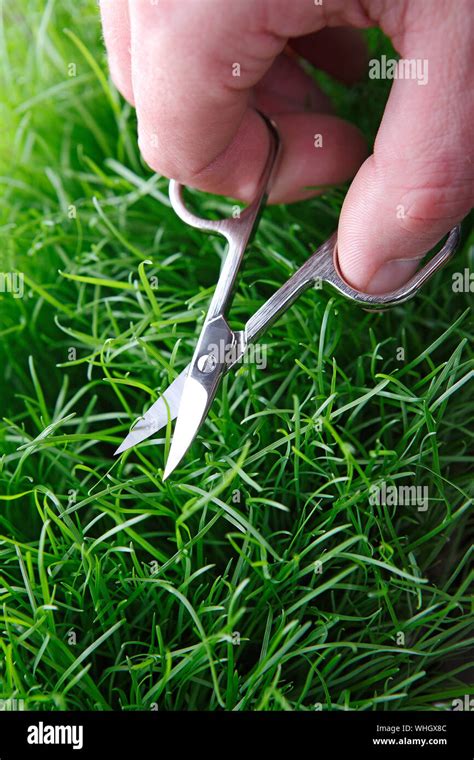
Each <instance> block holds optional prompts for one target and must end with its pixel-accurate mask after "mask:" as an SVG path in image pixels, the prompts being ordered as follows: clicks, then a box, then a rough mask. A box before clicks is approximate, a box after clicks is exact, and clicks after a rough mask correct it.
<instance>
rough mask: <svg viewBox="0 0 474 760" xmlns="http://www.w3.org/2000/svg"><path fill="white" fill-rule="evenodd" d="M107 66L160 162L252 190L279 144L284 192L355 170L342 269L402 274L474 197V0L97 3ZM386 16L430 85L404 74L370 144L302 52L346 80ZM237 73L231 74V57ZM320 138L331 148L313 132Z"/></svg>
mask: <svg viewBox="0 0 474 760" xmlns="http://www.w3.org/2000/svg"><path fill="white" fill-rule="evenodd" d="M100 5H101V14H102V23H103V30H104V38H105V44H106V48H107V52H108V59H109V65H110V72H111V76H112V79H113V81H114V83H115V84H116V86H117V88H118V89H119V91H120V92H121V93H122V95H123V96H124V97H125V98H126V99H127V100H128V101H129V102H130V103H131V104H133V105H134V106H135V107H136V110H137V117H138V139H139V146H140V150H141V153H142V155H143V157H144V159H145V161H146V162H147V163H148V164H149V166H150V167H151V168H152V169H153V170H155V171H156V172H159V173H160V174H163V175H165V176H166V177H172V178H174V179H177V180H179V181H180V182H183V183H185V184H187V185H191V186H193V187H196V188H198V189H200V190H204V191H209V192H213V193H218V194H224V195H229V196H232V197H235V198H239V199H241V200H243V201H246V202H248V201H249V200H251V198H252V194H253V192H254V189H255V186H256V182H257V179H258V177H259V174H260V172H261V170H262V168H263V165H264V162H265V157H266V154H267V150H268V140H269V138H268V133H267V129H266V127H265V125H264V123H263V121H262V119H261V117H260V116H259V114H258V113H257V111H256V110H255V109H256V108H259V109H261V110H262V111H264V112H265V113H267V114H268V115H269V116H271V117H272V118H273V119H274V121H275V122H276V124H277V126H278V129H279V132H280V135H281V138H282V142H283V156H282V161H281V165H280V168H279V172H278V176H277V178H276V181H275V184H274V187H273V189H272V192H271V196H270V201H271V202H273V203H280V202H291V201H295V200H299V199H302V198H306V197H309V196H310V195H312V194H315V193H314V191H313V192H309V191H308V190H307V189H306V188H307V187H308V186H311V185H328V184H334V183H339V182H342V181H345V180H347V179H350V178H351V177H354V179H353V181H352V184H351V187H350V189H349V192H348V194H347V196H346V199H345V201H344V205H343V208H342V212H341V216H340V220H339V227H338V257H339V264H340V268H341V270H342V273H343V275H344V277H345V278H346V280H347V281H348V282H349V283H350V284H351V285H353V287H355V288H358V289H360V290H366V291H367V292H372V293H381V292H384V291H388V290H392V289H394V288H396V287H398V286H400V285H402V284H403V283H404V282H405V281H406V280H407V279H408V277H410V276H411V274H413V272H414V271H415V269H416V268H417V261H418V260H419V259H420V258H421V257H422V256H423V255H424V254H425V253H426V252H427V251H429V250H430V249H431V248H432V247H433V246H434V245H435V244H436V243H437V242H438V241H439V240H440V239H441V238H442V237H443V236H444V235H445V234H446V233H447V232H448V231H449V230H450V229H451V228H452V227H453V226H454V225H455V224H456V223H457V222H459V221H460V220H461V219H462V218H463V217H464V216H465V215H466V214H467V213H468V212H469V210H470V209H471V207H472V205H473V198H474V160H473V159H474V149H473V144H474V141H473V137H472V124H473V121H474V88H473V87H472V70H473V63H474V46H473V45H472V39H473V37H474V14H473V12H472V4H471V0H323V2H322V5H315V3H314V0H291V2H290V1H289V0H233V1H231V0H101V3H100ZM373 26H378V27H380V28H381V29H382V30H383V31H384V32H385V34H387V35H388V36H389V37H390V38H391V40H392V42H393V45H394V47H395V49H396V50H397V52H398V53H399V54H400V56H401V57H402V58H405V59H422V60H423V59H427V61H428V82H427V83H426V84H425V85H420V84H418V83H417V81H416V80H415V79H397V80H394V82H393V84H392V89H391V93H390V97H389V100H388V102H387V105H386V108H385V113H384V115H383V118H382V121H381V124H380V127H379V130H378V134H377V138H376V141H375V146H374V152H373V154H372V155H370V156H368V157H367V147H366V145H365V142H364V139H363V137H362V136H361V134H360V132H359V131H358V130H357V129H356V128H355V127H354V126H353V125H352V124H349V123H348V122H346V121H343V120H342V119H339V118H337V117H336V116H334V115H333V113H332V108H331V104H330V102H329V101H328V99H327V98H326V97H325V96H324V95H323V94H322V93H321V92H320V91H319V90H318V88H317V87H316V85H315V84H314V83H313V81H312V79H311V78H310V77H309V76H308V75H307V74H306V73H305V72H304V71H303V69H302V68H301V66H300V62H299V61H300V58H301V57H303V58H305V59H306V60H307V61H309V62H310V63H312V64H313V65H315V66H317V67H318V68H320V69H323V70H325V71H327V72H328V73H330V74H331V75H332V76H334V77H336V78H338V79H340V80H341V81H343V82H346V83H347V84H349V85H350V84H351V83H353V82H354V81H355V80H356V79H358V78H360V77H361V76H365V75H366V74H367V69H368V60H367V52H366V50H365V46H364V43H363V40H362V37H361V33H360V31H359V30H360V29H364V28H368V27H373ZM236 63H238V64H239V65H240V76H233V72H234V71H235V64H236ZM315 134H320V135H322V138H323V147H320V148H316V147H315V145H314V136H315Z"/></svg>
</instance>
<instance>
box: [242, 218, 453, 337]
mask: <svg viewBox="0 0 474 760" xmlns="http://www.w3.org/2000/svg"><path fill="white" fill-rule="evenodd" d="M460 237H461V225H460V224H458V225H456V227H453V229H452V230H451V232H450V233H449V234H448V237H447V239H446V242H445V243H444V245H443V247H442V248H441V249H440V250H439V251H438V253H436V254H435V255H434V256H433V257H432V258H431V259H430V260H429V261H428V262H427V263H426V264H425V265H424V266H423V267H422V268H421V269H419V270H418V271H417V272H416V273H415V274H414V275H413V277H411V278H410V279H409V280H408V282H407V283H405V285H402V286H401V287H400V288H397V289H396V290H392V291H390V292H388V293H383V294H381V295H379V294H373V293H363V292H361V291H359V290H355V288H352V287H351V286H350V285H349V284H348V283H347V282H346V281H345V280H344V278H343V276H342V274H341V272H340V269H339V263H338V259H337V235H336V233H334V234H333V235H331V237H330V238H329V239H328V240H326V242H325V243H323V244H322V245H321V246H319V248H318V249H317V250H316V251H315V252H314V253H313V254H312V256H310V258H309V259H308V260H307V261H305V263H304V264H303V266H301V267H300V268H299V269H298V270H297V271H296V272H295V273H294V275H292V277H290V279H289V280H287V281H286V282H285V284H284V285H282V286H281V288H280V289H279V290H277V291H276V293H274V294H273V295H272V296H271V297H270V298H269V299H268V301H267V302H266V303H264V304H263V306H261V307H260V309H259V310H258V311H257V312H255V314H254V315H253V316H252V317H250V319H249V321H248V322H247V324H246V326H245V344H246V345H249V344H250V343H253V342H254V341H255V340H257V339H258V337H259V336H260V335H261V334H262V333H263V332H264V331H265V330H267V329H268V328H269V327H270V325H271V324H273V322H275V320H276V319H278V317H279V316H280V315H281V314H283V313H284V312H285V311H286V310H287V309H288V308H289V307H290V306H291V304H292V303H293V302H294V301H295V300H296V299H297V298H298V296H300V295H301V293H303V292H304V291H305V290H307V289H308V288H309V287H311V286H312V285H314V284H316V283H317V282H325V283H327V284H328V285H330V286H331V287H333V288H335V290H337V291H338V293H340V294H341V295H343V296H344V297H345V298H348V299H349V300H351V301H354V302H356V303H358V304H360V305H361V306H364V307H365V308H366V309H380V308H388V307H390V306H395V305H396V304H399V303H403V302H404V301H408V299H410V298H412V297H413V296H414V295H416V293H417V292H418V290H419V289H420V288H421V286H422V285H423V284H424V283H425V282H426V281H427V280H428V279H429V278H430V277H431V276H432V275H433V274H434V273H435V272H436V271H437V270H438V269H440V268H441V267H442V266H444V264H446V262H447V261H449V259H450V258H451V256H453V254H454V253H455V251H456V248H457V247H458V244H459V240H460Z"/></svg>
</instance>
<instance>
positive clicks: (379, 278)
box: [366, 259, 419, 294]
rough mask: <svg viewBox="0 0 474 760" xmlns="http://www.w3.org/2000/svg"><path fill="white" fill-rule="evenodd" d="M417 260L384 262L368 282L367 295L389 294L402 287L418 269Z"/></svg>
mask: <svg viewBox="0 0 474 760" xmlns="http://www.w3.org/2000/svg"><path fill="white" fill-rule="evenodd" d="M418 264H419V259H416V260H415V259H403V260H401V259H394V260H393V261H386V262H385V264H382V266H381V267H379V268H378V269H377V271H376V272H375V274H374V275H373V277H372V278H371V279H370V280H369V282H368V284H367V287H366V290H367V293H378V294H380V293H389V292H391V291H392V290H396V289H397V288H399V287H401V286H402V285H404V284H405V283H406V282H407V280H409V279H410V277H411V276H412V275H413V274H415V272H416V270H417V269H418Z"/></svg>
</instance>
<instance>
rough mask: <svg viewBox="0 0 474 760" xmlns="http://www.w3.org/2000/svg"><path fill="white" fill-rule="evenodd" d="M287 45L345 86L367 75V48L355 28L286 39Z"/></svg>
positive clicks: (340, 28)
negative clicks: (288, 41)
mask: <svg viewBox="0 0 474 760" xmlns="http://www.w3.org/2000/svg"><path fill="white" fill-rule="evenodd" d="M290 45H291V47H292V49H293V50H295V51H296V52H297V53H298V54H299V55H301V56H302V57H303V58H306V60H308V61H309V62H310V63H312V64H313V66H316V68H318V69H322V71H326V72H327V73H328V74H330V75H331V76H332V77H334V78H335V79H339V80H340V81H341V82H345V83H346V84H353V83H354V82H357V81H358V80H359V79H362V78H363V77H364V76H365V75H366V73H367V59H368V56H367V45H366V44H365V39H364V37H363V35H362V33H361V32H360V31H359V30H358V29H351V28H349V27H337V28H332V29H331V28H327V29H321V31H320V32H316V33H315V34H308V35H305V36H304V37H298V38H297V39H292V40H290Z"/></svg>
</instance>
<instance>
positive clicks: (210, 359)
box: [197, 354, 217, 375]
mask: <svg viewBox="0 0 474 760" xmlns="http://www.w3.org/2000/svg"><path fill="white" fill-rule="evenodd" d="M216 365H217V359H216V357H215V356H214V354H203V355H202V356H200V357H199V359H198V360H197V367H198V370H199V371H200V372H203V373H204V374H205V375H208V374H209V373H210V372H213V371H214V370H215V368H216Z"/></svg>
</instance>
